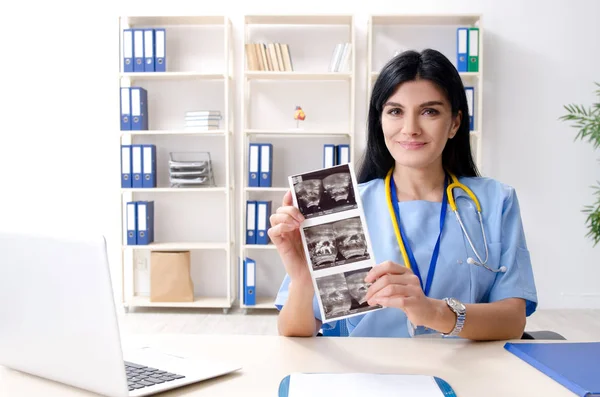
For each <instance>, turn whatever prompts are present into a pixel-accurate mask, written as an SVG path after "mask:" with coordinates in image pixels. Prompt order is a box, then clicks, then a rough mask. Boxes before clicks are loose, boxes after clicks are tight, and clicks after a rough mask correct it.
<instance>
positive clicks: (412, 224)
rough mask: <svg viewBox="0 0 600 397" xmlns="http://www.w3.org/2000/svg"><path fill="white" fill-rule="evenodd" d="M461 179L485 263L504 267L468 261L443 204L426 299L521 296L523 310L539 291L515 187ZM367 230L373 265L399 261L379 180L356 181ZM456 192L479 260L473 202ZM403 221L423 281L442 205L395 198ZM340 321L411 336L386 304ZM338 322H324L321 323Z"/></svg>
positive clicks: (371, 333) (531, 307)
mask: <svg viewBox="0 0 600 397" xmlns="http://www.w3.org/2000/svg"><path fill="white" fill-rule="evenodd" d="M459 181H460V182H461V183H463V184H465V185H466V186H467V187H469V188H470V189H471V190H472V191H473V193H474V194H475V196H477V198H478V200H479V202H480V205H481V209H482V217H483V225H484V228H485V232H486V238H487V243H488V244H487V245H488V252H489V259H488V262H487V265H488V266H489V267H490V268H493V269H498V268H499V267H500V266H505V267H506V269H507V270H506V272H504V273H502V272H499V273H492V272H490V271H489V270H487V269H485V268H482V267H480V266H476V265H472V264H468V263H467V258H469V257H473V259H475V260H476V261H477V260H478V259H477V256H475V254H474V253H473V251H472V249H471V247H470V245H469V242H468V240H467V238H466V237H465V235H464V234H463V232H462V230H461V228H460V224H459V223H458V220H457V219H456V215H455V214H454V212H453V211H452V210H451V208H450V206H448V211H447V213H446V220H445V225H444V230H443V231H442V237H441V241H440V251H439V257H438V262H437V266H436V269H435V273H434V277H433V281H432V284H431V291H430V293H429V297H431V298H436V299H443V298H445V297H454V298H457V299H458V300H460V301H462V302H463V303H489V302H494V301H498V300H502V299H506V298H523V299H525V300H526V304H527V305H526V306H527V310H526V313H527V316H529V315H531V314H532V313H533V312H534V311H535V310H536V307H537V292H536V287H535V282H534V277H533V271H532V266H531V259H530V255H529V251H528V249H527V245H526V241H525V234H524V231H523V225H522V221H521V215H520V209H519V202H518V200H517V196H516V193H515V190H514V189H513V188H512V187H510V186H507V185H505V184H502V183H500V182H498V181H495V180H494V179H491V178H484V177H477V178H474V177H462V178H459ZM358 189H359V192H360V196H361V200H362V204H363V209H364V213H365V219H366V223H367V228H368V233H369V235H370V240H371V244H372V250H373V253H374V256H375V264H376V265H377V264H380V263H382V262H384V261H387V260H391V261H394V262H396V263H399V264H402V263H403V260H402V254H401V253H400V248H399V247H398V241H397V239H396V235H395V233H394V229H393V224H392V219H391V217H390V213H389V210H388V206H387V202H386V198H385V197H386V196H385V182H384V180H383V179H375V180H372V181H369V182H365V183H362V184H359V185H358ZM454 197H455V201H456V205H457V207H458V210H459V213H460V216H461V218H462V221H463V224H464V226H465V228H466V229H467V232H468V233H469V236H470V238H471V241H472V243H473V245H474V246H475V248H476V249H477V251H478V252H479V255H480V256H481V258H482V259H483V260H485V244H484V242H483V236H482V233H481V226H480V225H479V220H478V216H477V212H476V207H475V205H474V204H473V202H472V201H471V199H470V198H469V196H468V195H467V194H466V193H465V192H464V191H463V190H461V189H454ZM399 208H400V217H401V221H402V227H403V228H404V230H405V231H406V236H407V238H408V240H409V243H410V246H411V248H412V250H413V253H414V256H415V259H416V261H417V263H418V265H419V270H420V272H421V277H422V279H423V280H426V279H427V274H428V270H429V263H430V261H431V254H432V252H433V248H434V246H435V242H436V240H437V237H438V234H439V228H440V225H439V217H440V212H441V203H438V202H430V201H423V200H415V201H405V202H400V203H399ZM289 282H290V279H289V276H288V275H286V276H285V278H284V280H283V282H282V284H281V287H280V289H279V292H278V295H277V297H276V300H275V305H276V307H277V308H278V309H279V310H281V308H282V307H283V305H284V304H285V302H286V300H287V296H288V286H289ZM317 302H318V301H317V298H316V295H315V296H314V298H313V311H314V314H315V318H317V319H319V320H321V315H320V312H319V306H318V303H317ZM339 321H345V322H346V326H347V328H348V332H349V335H350V336H357V337H410V335H409V334H408V327H407V319H406V315H405V314H404V312H403V311H402V310H400V309H395V308H384V309H382V310H377V311H374V312H370V313H366V314H363V315H359V316H355V317H351V318H347V319H343V320H339ZM335 325H336V324H335V322H333V323H327V324H323V329H326V328H332V327H334V326H335Z"/></svg>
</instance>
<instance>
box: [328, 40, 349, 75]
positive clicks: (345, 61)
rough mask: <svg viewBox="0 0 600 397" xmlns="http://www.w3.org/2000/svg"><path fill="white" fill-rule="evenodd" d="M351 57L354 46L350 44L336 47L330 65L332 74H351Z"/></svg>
mask: <svg viewBox="0 0 600 397" xmlns="http://www.w3.org/2000/svg"><path fill="white" fill-rule="evenodd" d="M350 55H352V45H351V44H350V43H339V44H338V45H336V46H335V49H334V50H333V54H332V55H331V62H330V63H329V71H330V72H350V59H351V58H350Z"/></svg>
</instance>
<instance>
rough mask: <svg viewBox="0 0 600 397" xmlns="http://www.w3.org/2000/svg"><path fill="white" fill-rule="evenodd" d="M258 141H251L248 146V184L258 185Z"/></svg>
mask: <svg viewBox="0 0 600 397" xmlns="http://www.w3.org/2000/svg"><path fill="white" fill-rule="evenodd" d="M259 176H260V143H251V144H250V145H249V147H248V186H249V187H259V186H260V185H259V183H260V182H259V179H260V178H259Z"/></svg>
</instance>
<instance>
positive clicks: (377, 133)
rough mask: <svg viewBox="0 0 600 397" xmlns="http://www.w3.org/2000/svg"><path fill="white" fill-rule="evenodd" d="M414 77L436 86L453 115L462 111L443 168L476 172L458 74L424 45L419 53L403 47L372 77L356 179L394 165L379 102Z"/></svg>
mask: <svg viewBox="0 0 600 397" xmlns="http://www.w3.org/2000/svg"><path fill="white" fill-rule="evenodd" d="M416 79H423V80H429V81H431V82H433V83H434V84H436V85H437V86H438V87H440V88H441V89H442V91H444V92H445V94H446V96H447V98H448V100H449V101H450V106H451V108H452V114H453V116H456V115H457V114H458V111H459V110H460V111H461V112H462V120H461V122H460V127H459V128H458V131H457V132H456V135H455V136H454V138H453V139H449V140H448V142H447V143H446V146H445V147H444V151H443V152H442V164H443V166H444V168H445V169H447V170H448V171H450V172H452V173H453V174H454V175H456V177H461V176H479V171H478V170H477V166H476V165H475V162H474V161H473V157H472V155H471V142H470V132H469V110H468V105H467V96H466V94H465V87H464V86H463V83H462V80H461V78H460V75H459V74H458V71H457V70H456V68H455V67H454V65H452V63H451V62H450V60H448V58H446V57H445V56H444V55H443V54H441V53H440V52H439V51H436V50H433V49H426V50H423V51H422V52H421V53H419V52H416V51H405V52H403V53H401V54H398V55H396V56H395V57H394V58H392V59H391V60H390V61H389V62H388V63H387V64H386V65H385V66H384V67H383V69H382V70H381V73H380V74H379V77H378V78H377V80H376V81H375V84H374V85H373V91H372V93H371V100H370V103H369V115H368V125H367V127H368V131H367V148H366V150H365V152H364V153H363V158H362V164H361V167H360V170H359V172H358V182H359V183H363V182H368V181H370V180H372V179H376V178H384V177H385V176H386V174H387V172H388V171H389V170H390V168H392V167H393V166H394V163H395V160H394V158H393V157H392V155H391V154H390V152H389V150H388V148H387V146H386V145H385V140H384V137H383V129H382V128H381V113H382V112H383V105H384V104H385V103H386V101H387V100H388V98H389V97H390V96H391V95H392V94H393V93H394V92H395V90H396V88H397V87H398V85H400V84H402V83H404V82H406V81H412V80H416Z"/></svg>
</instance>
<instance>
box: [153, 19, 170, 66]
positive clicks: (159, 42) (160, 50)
mask: <svg viewBox="0 0 600 397" xmlns="http://www.w3.org/2000/svg"><path fill="white" fill-rule="evenodd" d="M154 71H156V72H166V71H167V31H166V30H165V29H154Z"/></svg>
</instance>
